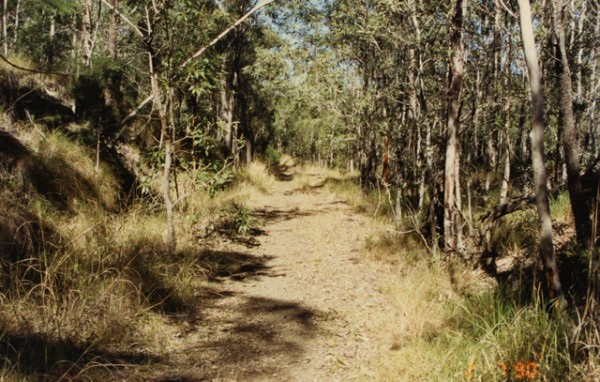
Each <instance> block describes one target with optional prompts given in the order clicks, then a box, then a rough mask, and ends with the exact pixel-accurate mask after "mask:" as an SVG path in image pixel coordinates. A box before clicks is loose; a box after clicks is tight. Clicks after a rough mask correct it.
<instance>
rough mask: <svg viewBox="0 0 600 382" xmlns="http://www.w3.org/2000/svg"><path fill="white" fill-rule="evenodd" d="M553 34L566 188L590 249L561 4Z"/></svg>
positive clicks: (581, 239) (558, 0)
mask: <svg viewBox="0 0 600 382" xmlns="http://www.w3.org/2000/svg"><path fill="white" fill-rule="evenodd" d="M552 5H553V8H554V32H555V34H556V38H557V41H558V51H559V62H558V65H557V68H558V71H559V73H558V77H559V85H560V86H559V89H560V114H559V121H560V123H561V125H562V143H563V150H564V155H565V164H566V167H567V185H568V188H569V198H570V200H571V210H572V211H573V217H574V218H575V230H576V233H577V243H578V244H579V245H580V246H582V247H583V248H585V249H591V248H592V221H591V217H590V205H591V203H590V202H589V201H588V198H587V197H586V196H585V195H584V193H583V188H582V185H581V177H580V176H579V171H580V163H579V161H580V158H579V157H580V148H579V142H578V140H577V131H576V129H575V117H574V115H573V97H572V95H571V93H572V89H573V87H572V83H571V69H570V65H569V60H568V57H567V47H566V37H565V30H564V21H563V20H564V19H563V18H564V15H563V14H562V9H563V1H562V0H553V1H552Z"/></svg>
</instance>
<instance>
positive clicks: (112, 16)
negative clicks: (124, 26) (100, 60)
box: [108, 0, 119, 60]
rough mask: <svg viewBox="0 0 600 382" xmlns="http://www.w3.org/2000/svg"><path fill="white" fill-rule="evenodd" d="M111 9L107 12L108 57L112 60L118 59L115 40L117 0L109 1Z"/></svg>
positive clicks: (117, 48)
mask: <svg viewBox="0 0 600 382" xmlns="http://www.w3.org/2000/svg"><path fill="white" fill-rule="evenodd" d="M110 4H111V6H112V8H110V11H109V19H108V56H109V57H110V58H112V59H113V60H116V59H118V58H119V47H118V39H117V31H118V18H117V9H118V6H119V1H118V0H111V2H110Z"/></svg>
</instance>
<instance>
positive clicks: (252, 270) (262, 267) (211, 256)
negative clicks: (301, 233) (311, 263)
mask: <svg viewBox="0 0 600 382" xmlns="http://www.w3.org/2000/svg"><path fill="white" fill-rule="evenodd" d="M272 259H273V256H255V255H251V254H249V253H242V252H234V251H215V250H208V249H207V250H204V251H202V252H201V253H200V254H199V256H198V260H199V264H200V265H201V266H202V267H203V268H204V269H206V270H207V272H208V278H209V281H213V282H222V281H224V280H225V279H227V278H230V279H232V280H236V281H243V280H250V279H256V278H258V277H277V276H282V274H277V273H275V272H273V269H272V267H271V266H268V265H267V262H268V261H270V260H272Z"/></svg>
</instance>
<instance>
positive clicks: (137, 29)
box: [100, 0, 146, 38]
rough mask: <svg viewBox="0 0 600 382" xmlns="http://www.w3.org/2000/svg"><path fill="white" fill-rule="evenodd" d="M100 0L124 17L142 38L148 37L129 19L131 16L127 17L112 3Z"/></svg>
mask: <svg viewBox="0 0 600 382" xmlns="http://www.w3.org/2000/svg"><path fill="white" fill-rule="evenodd" d="M100 1H102V4H104V5H106V6H107V7H108V8H110V10H111V11H113V12H115V13H116V14H117V15H118V16H119V17H120V18H121V19H123V21H125V22H126V23H127V24H129V26H130V27H132V28H133V30H134V31H135V32H136V33H137V35H138V36H140V37H141V38H144V37H146V35H145V34H144V33H143V32H142V30H141V29H140V28H139V27H138V26H137V25H135V24H134V23H133V22H132V21H131V20H129V18H127V16H125V15H124V14H122V13H121V12H119V10H118V9H117V8H115V7H113V6H112V4H110V3H109V2H108V1H106V0H100Z"/></svg>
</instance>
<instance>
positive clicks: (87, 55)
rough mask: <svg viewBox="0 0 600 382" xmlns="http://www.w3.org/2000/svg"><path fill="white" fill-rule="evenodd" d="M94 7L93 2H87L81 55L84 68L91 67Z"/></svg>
mask: <svg viewBox="0 0 600 382" xmlns="http://www.w3.org/2000/svg"><path fill="white" fill-rule="evenodd" d="M92 7H93V4H92V0H86V1H85V6H84V13H83V23H82V25H81V53H82V60H83V66H84V67H89V66H90V63H91V59H92Z"/></svg>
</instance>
